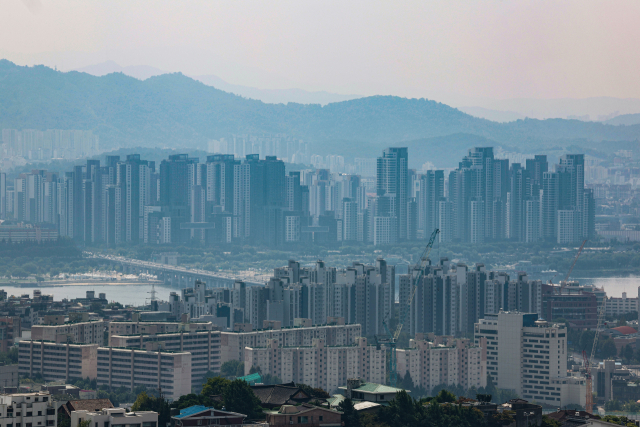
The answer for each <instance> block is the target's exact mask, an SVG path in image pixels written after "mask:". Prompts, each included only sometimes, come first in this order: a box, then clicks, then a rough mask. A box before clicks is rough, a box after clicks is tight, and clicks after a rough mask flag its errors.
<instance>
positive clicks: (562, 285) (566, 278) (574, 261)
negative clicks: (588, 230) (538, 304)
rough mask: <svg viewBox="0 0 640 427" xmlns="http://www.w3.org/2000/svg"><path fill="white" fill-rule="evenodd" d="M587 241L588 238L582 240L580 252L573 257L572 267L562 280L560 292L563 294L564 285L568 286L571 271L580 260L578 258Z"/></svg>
mask: <svg viewBox="0 0 640 427" xmlns="http://www.w3.org/2000/svg"><path fill="white" fill-rule="evenodd" d="M585 243H587V241H586V240H584V241H583V242H582V244H581V245H580V249H578V253H577V254H576V257H575V258H574V259H573V263H572V264H571V268H569V271H568V272H567V276H566V277H565V278H564V281H562V282H560V294H562V290H563V289H564V287H565V286H566V284H567V282H568V281H569V276H571V272H572V271H573V267H575V266H576V262H578V258H580V254H581V253H582V249H584V244H585Z"/></svg>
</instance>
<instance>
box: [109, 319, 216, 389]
mask: <svg viewBox="0 0 640 427" xmlns="http://www.w3.org/2000/svg"><path fill="white" fill-rule="evenodd" d="M110 344H111V346H113V347H124V348H140V349H144V350H171V351H178V352H189V353H191V380H192V385H193V386H194V387H196V388H199V387H201V386H202V384H203V382H204V378H205V376H206V374H207V373H208V372H213V373H218V372H220V365H221V362H220V332H219V331H212V330H208V331H194V332H188V331H187V332H170V333H157V334H153V335H146V334H140V335H112V336H111V339H110Z"/></svg>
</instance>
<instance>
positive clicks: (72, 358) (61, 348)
mask: <svg viewBox="0 0 640 427" xmlns="http://www.w3.org/2000/svg"><path fill="white" fill-rule="evenodd" d="M97 351H98V344H70V343H64V344H63V343H55V342H51V341H20V343H19V344H18V372H20V375H24V376H26V377H29V378H33V377H34V375H36V374H40V375H42V377H43V378H44V380H45V381H65V382H68V381H70V380H72V379H82V378H90V379H94V378H96V355H97Z"/></svg>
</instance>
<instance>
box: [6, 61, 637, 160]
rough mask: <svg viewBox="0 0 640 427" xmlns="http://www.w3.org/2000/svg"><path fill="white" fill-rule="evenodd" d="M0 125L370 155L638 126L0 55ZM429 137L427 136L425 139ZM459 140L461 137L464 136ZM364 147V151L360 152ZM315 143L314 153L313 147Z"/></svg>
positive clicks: (605, 135) (623, 132) (119, 139)
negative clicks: (278, 90) (241, 138)
mask: <svg viewBox="0 0 640 427" xmlns="http://www.w3.org/2000/svg"><path fill="white" fill-rule="evenodd" d="M0 128H17V129H51V128H57V129H87V130H93V131H94V132H95V133H96V134H98V135H99V136H100V139H101V145H102V146H103V147H104V148H106V149H108V148H112V147H118V146H136V145H139V146H159V147H176V146H190V145H192V144H199V143H204V142H206V141H207V140H209V139H217V138H220V137H228V136H229V135H231V134H234V133H235V134H241V133H253V134H259V133H263V132H265V133H285V134H288V135H290V136H294V137H299V138H302V139H304V140H307V141H309V142H311V143H312V144H314V145H315V147H316V148H318V147H324V148H325V149H331V150H332V151H333V152H334V153H336V154H340V153H339V152H338V151H336V150H337V149H342V150H344V151H345V154H347V155H349V154H350V153H359V154H360V155H361V156H364V155H366V156H367V157H373V156H375V155H377V154H378V153H377V151H374V150H378V149H379V148H380V147H382V146H384V145H387V144H397V143H401V142H403V141H418V140H425V139H426V140H427V141H428V139H429V138H431V139H432V141H438V142H439V143H445V144H446V141H447V138H444V139H443V138H441V137H447V136H449V135H457V136H455V137H454V139H455V140H456V141H458V142H459V141H460V135H468V136H469V140H470V141H472V140H478V139H480V140H490V141H495V142H497V143H500V144H502V145H506V146H512V147H519V146H520V147H522V146H528V145H531V143H540V144H545V145H549V144H553V143H554V142H555V141H563V142H562V143H563V144H565V145H567V144H568V143H569V142H567V141H582V142H596V143H599V142H601V141H635V140H637V139H638V138H639V136H640V125H633V126H612V125H606V124H602V123H591V122H581V121H577V120H560V119H558V120H529V119H528V120H519V121H516V122H511V123H503V124H501V123H495V122H491V121H488V120H484V119H479V118H475V117H472V116H470V115H468V114H465V113H463V112H461V111H459V110H457V109H455V108H451V107H449V106H447V105H444V104H441V103H438V102H434V101H429V100H425V99H405V98H399V97H392V96H373V97H366V98H360V99H354V100H350V101H344V102H338V103H333V104H329V105H326V106H324V107H321V106H319V105H302V104H292V103H289V104H287V105H284V104H265V103H263V102H261V101H256V100H251V99H245V98H242V97H239V96H236V95H233V94H230V93H226V92H223V91H220V90H218V89H215V88H214V87H211V86H206V85H204V84H202V83H200V82H197V81H195V80H193V79H191V78H189V77H186V76H184V75H182V74H165V75H161V76H157V77H152V78H149V79H147V80H144V81H140V80H137V79H134V78H132V77H128V76H126V75H124V74H120V73H114V74H109V75H106V76H103V77H95V76H91V75H89V74H85V73H79V72H67V73H63V72H59V71H55V70H53V69H51V68H47V67H44V66H35V67H22V66H17V65H15V64H13V63H12V62H9V61H6V60H0ZM425 143H426V142H425ZM463 144H464V142H463ZM362 150H367V153H366V154H365V153H364V152H363V151H362ZM316 152H320V151H317V150H316Z"/></svg>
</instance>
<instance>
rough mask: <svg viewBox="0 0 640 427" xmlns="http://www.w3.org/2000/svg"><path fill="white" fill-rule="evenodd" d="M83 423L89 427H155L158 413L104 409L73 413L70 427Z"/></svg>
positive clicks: (77, 426)
mask: <svg viewBox="0 0 640 427" xmlns="http://www.w3.org/2000/svg"><path fill="white" fill-rule="evenodd" d="M83 421H89V422H90V424H89V425H90V426H117V425H126V426H139V427H157V426H158V413H157V412H153V411H136V412H127V410H126V409H125V408H105V409H103V410H101V411H95V412H94V411H84V410H81V411H73V412H72V413H71V427H79V426H80V423H82V422H83Z"/></svg>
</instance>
